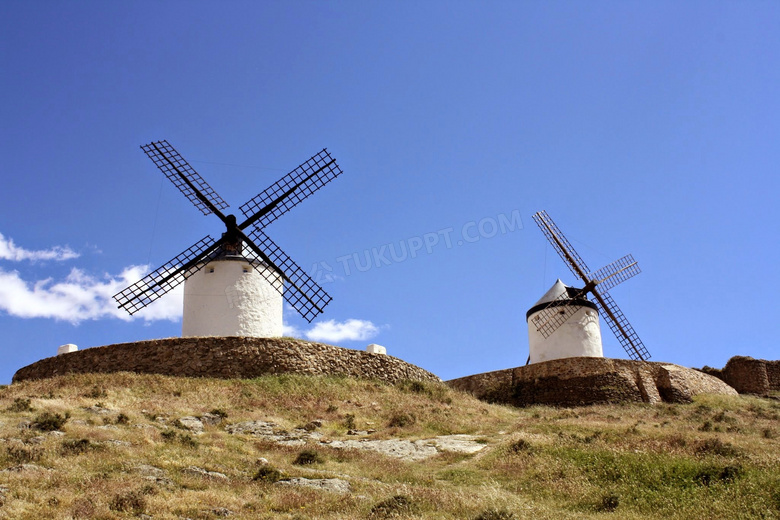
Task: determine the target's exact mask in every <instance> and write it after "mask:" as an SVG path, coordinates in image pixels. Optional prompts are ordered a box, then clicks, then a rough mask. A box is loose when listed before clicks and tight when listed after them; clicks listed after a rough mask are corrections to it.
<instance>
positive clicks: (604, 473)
mask: <svg viewBox="0 0 780 520" xmlns="http://www.w3.org/2000/svg"><path fill="white" fill-rule="evenodd" d="M208 414H210V415H208ZM186 416H196V417H199V416H205V417H210V418H212V419H214V418H222V423H221V424H207V425H206V426H205V428H204V430H203V432H202V433H200V434H198V433H195V432H193V431H190V430H188V429H187V426H188V423H187V421H186V420H184V421H180V420H179V419H181V418H183V417H186ZM254 420H262V421H270V422H273V423H276V425H277V426H276V428H277V429H278V430H288V431H292V430H294V429H295V428H296V427H305V431H310V432H313V433H318V434H320V435H321V440H326V441H327V440H346V439H412V440H416V439H428V438H433V437H437V436H441V435H448V434H461V433H462V434H471V435H473V436H475V437H472V439H473V440H475V441H476V443H477V444H480V445H483V446H484V448H483V449H482V450H481V451H479V452H477V453H474V454H462V453H452V452H444V453H439V454H438V455H434V456H432V457H430V458H427V459H424V460H418V461H405V460H403V459H400V458H395V457H392V456H388V455H383V454H380V453H377V452H375V451H367V450H359V449H336V448H333V447H330V446H327V445H324V444H322V443H321V442H319V441H317V440H315V439H309V440H308V441H307V444H306V445H295V443H288V445H281V444H279V443H277V442H273V441H271V440H268V439H267V438H258V437H256V436H252V435H249V434H240V433H235V434H231V433H228V432H227V431H226V427H227V426H228V425H230V424H236V423H240V422H244V421H254ZM349 430H363V431H364V432H363V433H359V434H358V435H348V431H349ZM370 430H375V432H372V433H365V432H367V431H370ZM300 431H304V430H300ZM299 444H300V443H299ZM0 470H4V471H0V503H2V505H1V506H0V518H9V519H11V518H12V519H24V518H29V519H40V518H105V519H109V518H134V517H135V518H138V517H141V518H154V519H165V518H191V519H199V518H222V517H229V518H233V519H240V518H253V519H254V518H289V519H308V518H311V519H315V518H316V519H319V518H324V519H354V518H366V519H384V518H442V519H481V520H500V519H512V518H514V519H520V518H551V519H552V518H555V519H559V518H621V519H623V518H629V519H630V518H659V519H660V518H663V519H669V518H697V519H699V518H723V519H738V518H780V402H778V401H776V400H769V399H758V398H750V397H739V398H736V397H735V398H719V397H707V398H701V399H697V400H696V402H694V403H692V404H688V405H661V406H655V407H653V406H648V405H640V404H632V405H614V406H593V407H587V408H571V409H557V408H551V407H542V406H539V407H530V408H525V409H513V408H509V407H504V406H497V405H489V404H485V403H483V402H480V401H477V400H475V399H473V398H471V397H470V396H467V395H465V394H461V393H459V392H455V391H453V390H450V389H448V388H447V387H445V386H443V385H435V384H421V383H408V384H403V385H399V386H396V387H394V386H390V385H388V384H384V383H377V382H371V381H356V380H351V379H344V378H319V377H303V376H273V377H263V378H259V379H254V380H242V381H225V380H210V379H185V378H172V377H163V376H148V375H131V374H113V375H78V376H75V375H74V376H65V377H60V378H56V379H51V380H44V381H33V382H25V383H20V384H15V385H12V386H9V387H3V388H2V389H0ZM293 477H303V478H307V479H327V478H338V479H341V480H342V481H346V482H348V483H349V484H348V485H349V486H350V488H351V489H350V491H347V492H338V491H328V490H320V489H311V488H306V487H295V486H289V485H282V484H279V483H275V482H276V481H277V480H279V479H290V478H293Z"/></svg>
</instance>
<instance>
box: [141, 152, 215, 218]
mask: <svg viewBox="0 0 780 520" xmlns="http://www.w3.org/2000/svg"><path fill="white" fill-rule="evenodd" d="M141 149H142V150H143V151H144V152H146V155H148V156H149V158H150V159H151V160H152V162H154V164H155V166H157V167H158V168H159V169H160V171H162V172H163V173H164V174H165V176H166V177H168V180H170V181H171V182H172V183H173V185H174V186H176V187H177V188H179V191H181V192H182V193H183V194H184V196H185V197H187V198H188V199H189V200H190V202H192V204H193V205H195V207H196V208H198V209H199V210H200V211H201V213H203V214H204V215H208V214H209V213H214V211H213V209H214V208H217V210H222V209H225V208H227V207H228V204H227V203H226V202H225V201H224V200H222V197H220V196H219V195H218V194H217V192H215V191H214V190H213V189H212V188H211V186H209V185H208V183H207V182H206V181H204V180H203V177H201V176H200V174H198V172H196V171H195V170H194V169H193V168H192V166H190V165H189V163H188V162H187V161H185V160H184V158H183V157H182V156H181V155H179V152H177V151H176V150H174V148H173V146H171V145H170V144H168V141H157V142H153V143H149V144H146V145H143V146H141Z"/></svg>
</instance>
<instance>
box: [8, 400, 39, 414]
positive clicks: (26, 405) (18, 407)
mask: <svg viewBox="0 0 780 520" xmlns="http://www.w3.org/2000/svg"><path fill="white" fill-rule="evenodd" d="M7 410H8V411H9V412H32V411H33V407H32V406H30V400H29V399H24V398H23V397H17V398H16V399H14V402H13V404H12V405H11V406H9V407H8V408H7Z"/></svg>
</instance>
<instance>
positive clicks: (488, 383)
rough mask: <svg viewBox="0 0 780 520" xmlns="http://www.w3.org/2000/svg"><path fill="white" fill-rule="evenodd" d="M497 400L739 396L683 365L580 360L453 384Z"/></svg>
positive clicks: (561, 401) (581, 402)
mask: <svg viewBox="0 0 780 520" xmlns="http://www.w3.org/2000/svg"><path fill="white" fill-rule="evenodd" d="M447 384H448V385H450V386H451V387H453V388H456V389H458V390H463V391H466V392H469V393H471V394H473V395H475V396H476V397H478V398H480V399H484V400H487V401H491V402H499V403H506V404H512V405H515V406H528V405H532V404H547V405H559V406H580V405H590V404H598V403H616V402H626V401H633V402H646V403H659V402H673V403H676V402H688V401H690V400H691V398H692V397H693V396H695V395H698V394H727V395H737V392H736V391H735V390H734V389H733V388H731V387H730V386H728V385H726V384H725V383H724V382H722V381H720V380H719V379H717V378H715V377H712V376H709V375H707V374H704V373H702V372H698V371H696V370H692V369H689V368H685V367H681V366H678V365H671V364H668V363H652V362H645V361H630V360H625V359H609V358H593V357H577V358H565V359H555V360H552V361H545V362H543V363H534V364H532V365H526V366H523V367H517V368H513V369H507V370H498V371H496V372H487V373H484V374H477V375H474V376H467V377H462V378H459V379H453V380H451V381H447Z"/></svg>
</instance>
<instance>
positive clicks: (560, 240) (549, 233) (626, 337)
mask: <svg viewBox="0 0 780 520" xmlns="http://www.w3.org/2000/svg"><path fill="white" fill-rule="evenodd" d="M533 218H534V221H535V222H536V224H537V225H538V226H539V228H540V229H541V230H542V232H543V233H544V235H545V237H547V240H548V241H549V242H550V244H552V246H553V248H554V249H555V251H556V252H557V253H558V255H559V256H560V257H561V258H562V259H563V261H564V262H566V265H568V266H569V269H571V272H572V273H574V275H575V276H577V277H579V278H580V279H581V280H582V281H583V282H584V283H585V286H584V287H583V288H582V289H573V288H571V287H566V286H565V285H563V283H562V282H561V281H560V280H558V281H557V282H556V283H555V285H553V287H552V288H551V289H550V290H549V291H547V293H546V294H545V295H544V296H543V297H542V299H541V300H539V301H538V302H537V304H536V305H535V306H534V307H532V308H531V310H529V311H528V315H527V318H528V337H529V345H530V349H531V356H530V357H529V361H530V362H538V361H546V360H550V359H558V358H562V357H575V356H591V357H593V356H599V357H600V356H602V355H603V354H602V353H601V352H602V349H601V332H600V329H599V326H598V315H599V314H600V315H601V317H602V318H603V319H604V320H605V321H606V322H607V324H608V325H609V328H610V329H612V332H613V333H614V334H615V337H617V339H618V341H619V342H620V344H621V345H622V346H623V349H625V351H626V353H627V354H628V356H629V357H630V358H631V359H635V360H642V361H645V360H647V359H650V353H649V352H648V351H647V349H646V348H645V346H644V344H643V343H642V340H641V339H639V336H638V335H637V333H636V332H634V328H633V327H632V326H631V324H630V323H629V322H628V320H627V319H626V317H625V316H624V315H623V313H622V312H621V310H620V308H618V306H617V304H616V303H615V302H614V300H613V299H612V297H611V296H610V295H609V293H608V292H607V291H609V290H610V289H611V288H612V287H614V286H616V285H618V284H619V283H621V282H623V281H625V280H628V279H629V278H631V277H632V276H634V275H636V274H638V273H640V272H641V271H640V269H639V265H638V264H637V263H636V262H635V261H634V258H633V257H632V256H631V255H627V256H624V257H623V258H621V259H620V260H617V261H616V262H613V263H611V264H609V265H607V266H606V267H602V268H601V269H599V270H598V271H596V272H591V271H590V269H588V266H586V265H585V262H584V261H583V260H582V258H580V255H579V254H577V251H575V250H574V248H573V247H572V245H571V244H570V243H569V241H568V240H567V239H566V237H565V236H563V233H562V232H561V230H560V229H558V226H556V225H555V222H553V220H552V219H551V218H550V217H549V215H547V213H546V212H545V211H539V212H538V213H535V214H534V216H533ZM588 294H590V296H591V298H592V300H589V299H588V298H587V296H588ZM594 308H595V309H594ZM532 311H533V312H532ZM593 311H597V312H593ZM590 313H593V314H590ZM555 336H558V337H557V338H556V337H555ZM597 336H598V337H597ZM534 359H536V361H534Z"/></svg>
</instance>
